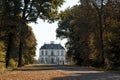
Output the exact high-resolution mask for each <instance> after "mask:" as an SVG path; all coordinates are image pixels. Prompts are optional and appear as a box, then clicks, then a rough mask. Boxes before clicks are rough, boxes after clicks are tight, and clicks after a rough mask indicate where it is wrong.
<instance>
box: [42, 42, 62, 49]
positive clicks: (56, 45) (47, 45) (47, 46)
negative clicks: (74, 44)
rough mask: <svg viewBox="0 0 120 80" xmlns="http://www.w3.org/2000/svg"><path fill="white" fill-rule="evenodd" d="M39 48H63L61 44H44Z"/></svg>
mask: <svg viewBox="0 0 120 80" xmlns="http://www.w3.org/2000/svg"><path fill="white" fill-rule="evenodd" d="M40 49H64V47H63V46H62V45H61V44H52V43H51V44H44V45H43V46H42V47H41V48H40Z"/></svg>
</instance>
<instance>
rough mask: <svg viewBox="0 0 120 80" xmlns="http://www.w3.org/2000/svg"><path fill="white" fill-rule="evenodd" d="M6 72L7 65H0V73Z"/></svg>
mask: <svg viewBox="0 0 120 80" xmlns="http://www.w3.org/2000/svg"><path fill="white" fill-rule="evenodd" d="M5 70H6V68H5V64H4V63H0V73H1V72H4V71H5Z"/></svg>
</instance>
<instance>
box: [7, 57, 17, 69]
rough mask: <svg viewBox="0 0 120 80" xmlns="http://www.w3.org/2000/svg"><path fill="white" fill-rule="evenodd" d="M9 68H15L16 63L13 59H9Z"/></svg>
mask: <svg viewBox="0 0 120 80" xmlns="http://www.w3.org/2000/svg"><path fill="white" fill-rule="evenodd" d="M9 66H10V67H11V68H15V67H17V62H15V60H14V59H10V62H9Z"/></svg>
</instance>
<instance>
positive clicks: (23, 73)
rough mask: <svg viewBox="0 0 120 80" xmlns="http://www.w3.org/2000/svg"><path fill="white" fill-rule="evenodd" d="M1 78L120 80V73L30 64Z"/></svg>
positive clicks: (5, 79)
mask: <svg viewBox="0 0 120 80" xmlns="http://www.w3.org/2000/svg"><path fill="white" fill-rule="evenodd" d="M0 80H120V74H116V73H110V72H103V71H96V70H93V69H88V68H75V67H74V68H73V67H63V66H59V67H58V66H55V65H30V66H25V67H22V68H18V69H15V70H14V71H12V72H9V73H5V74H0Z"/></svg>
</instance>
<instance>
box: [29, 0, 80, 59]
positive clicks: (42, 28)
mask: <svg viewBox="0 0 120 80" xmlns="http://www.w3.org/2000/svg"><path fill="white" fill-rule="evenodd" d="M78 1H79V0H65V3H64V4H63V5H62V6H61V8H60V9H59V10H65V9H66V8H68V7H72V6H73V5H75V4H78ZM37 22H38V24H34V23H31V24H29V25H30V26H31V27H32V29H33V32H34V35H35V37H36V40H37V46H36V48H37V49H36V58H37V59H38V57H39V48H40V47H41V46H43V45H44V43H50V42H51V41H54V43H58V44H59V43H60V44H61V45H62V46H63V47H65V43H66V42H67V40H66V39H63V40H60V39H59V38H56V29H57V27H58V25H57V22H54V23H52V24H49V23H47V21H43V20H40V19H38V21H37Z"/></svg>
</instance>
